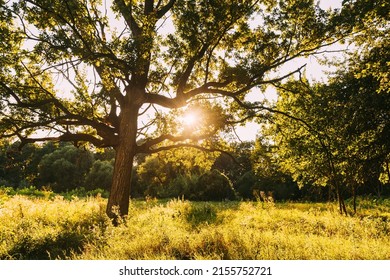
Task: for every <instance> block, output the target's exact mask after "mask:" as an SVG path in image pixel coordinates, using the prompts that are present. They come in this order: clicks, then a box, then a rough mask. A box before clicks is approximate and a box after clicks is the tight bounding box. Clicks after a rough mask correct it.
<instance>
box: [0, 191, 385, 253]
mask: <svg viewBox="0 0 390 280" xmlns="http://www.w3.org/2000/svg"><path fill="white" fill-rule="evenodd" d="M106 203H107V201H106V199H105V198H102V197H100V196H95V197H88V198H77V197H73V198H72V199H71V200H69V199H65V198H64V197H63V196H59V195H58V196H46V197H45V196H43V197H32V196H26V195H8V194H7V193H5V192H1V190H0V259H27V260H31V259H87V260H93V259H103V260H118V259H138V260H144V259H154V260H166V259H179V260H184V259H212V260H220V259H225V260H226V259H237V260H255V259H267V260H308V259H310V260H329V259H330V260H341V259H350V260H360V259H364V260H381V259H386V260H389V259H390V200H389V199H382V200H374V199H373V198H371V199H369V198H365V199H362V198H360V199H359V204H358V205H359V207H358V212H357V214H355V215H353V216H342V215H340V214H339V212H338V209H337V205H336V204H334V203H309V202H307V203H297V202H284V203H273V202H190V201H186V200H180V199H174V200H170V201H158V200H154V199H151V200H147V201H146V200H143V201H139V200H135V201H132V202H131V205H130V211H129V213H130V214H129V216H128V217H127V218H125V219H123V221H121V223H120V225H119V226H117V227H114V226H112V224H111V222H110V220H109V219H108V218H107V216H106V215H105V207H106Z"/></svg>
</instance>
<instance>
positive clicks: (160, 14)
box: [157, 0, 176, 19]
mask: <svg viewBox="0 0 390 280" xmlns="http://www.w3.org/2000/svg"><path fill="white" fill-rule="evenodd" d="M175 2H176V0H170V1H169V2H168V4H166V5H165V6H163V7H162V8H161V9H160V10H158V11H157V18H158V19H160V18H162V17H163V16H164V15H165V14H166V13H167V12H168V11H169V10H170V9H172V7H173V5H174V4H175ZM157 6H158V5H157Z"/></svg>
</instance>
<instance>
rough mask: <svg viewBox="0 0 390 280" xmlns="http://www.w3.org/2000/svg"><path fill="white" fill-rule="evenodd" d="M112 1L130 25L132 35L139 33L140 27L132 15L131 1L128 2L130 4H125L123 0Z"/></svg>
mask: <svg viewBox="0 0 390 280" xmlns="http://www.w3.org/2000/svg"><path fill="white" fill-rule="evenodd" d="M114 3H115V4H116V6H117V7H118V9H119V11H120V13H121V14H122V16H123V18H124V19H125V21H126V23H127V25H128V26H129V27H130V30H131V31H132V32H133V35H134V36H139V35H141V28H140V27H139V26H138V24H137V22H136V21H135V19H134V17H133V11H132V4H131V2H130V6H127V4H126V3H125V1H124V0H114Z"/></svg>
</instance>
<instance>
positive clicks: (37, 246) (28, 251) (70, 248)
mask: <svg viewBox="0 0 390 280" xmlns="http://www.w3.org/2000/svg"><path fill="white" fill-rule="evenodd" d="M85 242H86V240H85V236H84V235H82V234H79V233H73V232H65V233H60V234H59V235H57V236H46V237H45V238H42V239H38V240H34V239H32V238H24V239H23V240H22V241H21V242H18V243H17V244H15V246H14V247H13V248H12V249H11V250H10V251H9V252H8V256H9V258H11V259H17V260H50V259H64V258H67V257H69V256H70V255H71V254H74V253H76V254H77V253H81V252H82V250H83V245H84V244H85Z"/></svg>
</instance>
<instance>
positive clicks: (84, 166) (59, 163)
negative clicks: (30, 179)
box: [39, 145, 96, 192]
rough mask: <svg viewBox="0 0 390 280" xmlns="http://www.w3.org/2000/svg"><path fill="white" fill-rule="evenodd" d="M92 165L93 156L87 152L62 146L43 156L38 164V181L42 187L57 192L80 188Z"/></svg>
mask: <svg viewBox="0 0 390 280" xmlns="http://www.w3.org/2000/svg"><path fill="white" fill-rule="evenodd" d="M92 163H93V155H92V154H91V153H90V152H89V151H85V150H81V149H78V148H76V147H74V146H73V145H63V146H62V147H60V148H59V149H57V150H55V151H54V152H53V153H50V154H46V155H45V156H43V158H42V160H41V162H40V164H39V176H40V178H39V179H40V182H41V184H43V185H44V186H49V187H51V188H52V189H53V190H54V191H59V192H61V191H67V190H71V189H75V188H77V187H82V186H83V183H84V179H85V176H86V175H87V173H88V171H89V170H90V168H91V166H92ZM95 168H96V167H95Z"/></svg>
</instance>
